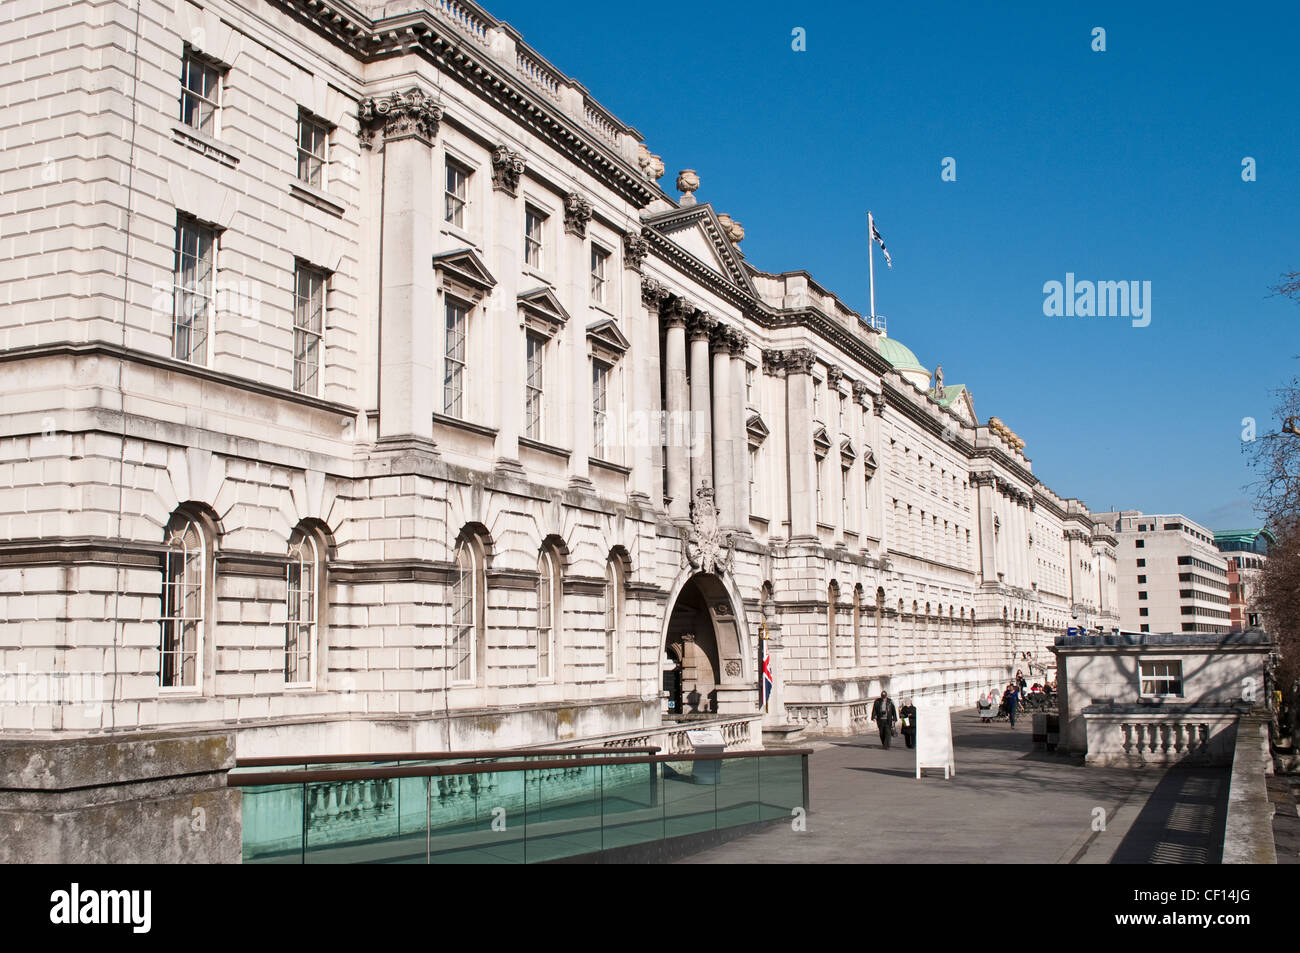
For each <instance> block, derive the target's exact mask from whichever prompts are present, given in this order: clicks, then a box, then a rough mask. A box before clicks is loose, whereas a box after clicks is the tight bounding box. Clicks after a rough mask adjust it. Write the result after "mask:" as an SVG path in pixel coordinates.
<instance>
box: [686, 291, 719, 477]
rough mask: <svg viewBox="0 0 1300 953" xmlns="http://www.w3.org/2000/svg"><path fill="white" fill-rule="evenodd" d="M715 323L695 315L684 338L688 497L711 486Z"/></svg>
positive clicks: (701, 313) (700, 313)
mask: <svg viewBox="0 0 1300 953" xmlns="http://www.w3.org/2000/svg"><path fill="white" fill-rule="evenodd" d="M716 326H717V321H715V320H714V318H713V316H712V315H711V314H709V313H708V312H707V311H696V312H695V314H694V315H693V317H692V319H691V321H690V323H689V326H688V327H687V334H689V336H690V339H691V446H690V457H691V494H692V495H694V493H695V491H696V490H698V489H699V488H700V487H701V486H703V485H704V484H706V483H707V484H709V485H710V486H712V485H713V401H712V400H711V399H710V396H709V390H710V388H709V338H710V337H712V335H713V329H714V328H715V327H716Z"/></svg>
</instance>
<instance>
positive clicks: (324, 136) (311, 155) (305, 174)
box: [298, 113, 330, 189]
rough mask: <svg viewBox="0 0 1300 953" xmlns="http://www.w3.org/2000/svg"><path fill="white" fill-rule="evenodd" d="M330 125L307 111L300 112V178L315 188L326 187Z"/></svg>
mask: <svg viewBox="0 0 1300 953" xmlns="http://www.w3.org/2000/svg"><path fill="white" fill-rule="evenodd" d="M329 134H330V133H329V127H328V126H327V125H325V123H323V122H321V121H320V120H318V119H313V118H312V117H311V116H309V115H307V114H306V113H299V114H298V178H299V179H300V180H301V181H303V182H306V183H307V184H308V185H310V186H311V187H312V188H314V189H323V188H325V160H326V156H325V150H326V147H327V144H328V143H329Z"/></svg>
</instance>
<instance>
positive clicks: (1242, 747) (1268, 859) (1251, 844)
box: [1223, 714, 1277, 864]
mask: <svg viewBox="0 0 1300 953" xmlns="http://www.w3.org/2000/svg"><path fill="white" fill-rule="evenodd" d="M1271 769H1272V762H1271V761H1270V759H1269V752H1268V723H1267V721H1266V719H1265V718H1264V717H1263V716H1261V715H1257V714H1251V715H1243V716H1242V717H1241V719H1240V721H1238V722H1237V738H1236V743H1235V745H1234V746H1233V754H1232V777H1231V779H1230V780H1229V782H1228V819H1227V821H1226V822H1225V824H1224V830H1223V863H1225V864H1276V863H1277V849H1276V846H1275V845H1274V842H1273V803H1272V802H1271V801H1270V800H1269V798H1268V782H1267V781H1266V779H1265V777H1264V776H1265V775H1266V774H1268V773H1270V771H1271Z"/></svg>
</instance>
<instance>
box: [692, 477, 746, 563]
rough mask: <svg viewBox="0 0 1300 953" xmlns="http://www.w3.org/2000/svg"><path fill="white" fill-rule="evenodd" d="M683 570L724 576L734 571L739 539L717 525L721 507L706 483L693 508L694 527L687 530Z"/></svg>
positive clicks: (701, 488)
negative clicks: (732, 569)
mask: <svg viewBox="0 0 1300 953" xmlns="http://www.w3.org/2000/svg"><path fill="white" fill-rule="evenodd" d="M684 535H685V545H684V546H683V547H682V568H683V569H685V568H686V567H687V566H690V567H691V568H692V569H695V570H696V571H697V572H709V573H714V574H715V575H721V574H722V573H724V572H729V571H730V570H731V563H732V560H733V559H734V558H735V555H736V540H735V538H734V536H733V535H732V534H731V533H725V532H723V530H722V527H720V526H719V525H718V508H717V505H716V504H715V503H714V502H713V487H711V486H709V484H708V482H707V481H705V482H703V483H701V484H700V486H699V488H697V489H696V491H695V502H694V503H693V504H692V506H691V527H690V529H689V530H686V531H685V534H684Z"/></svg>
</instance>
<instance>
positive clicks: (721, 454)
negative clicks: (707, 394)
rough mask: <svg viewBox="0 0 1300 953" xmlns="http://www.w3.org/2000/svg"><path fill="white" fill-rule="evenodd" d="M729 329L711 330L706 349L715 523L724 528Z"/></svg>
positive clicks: (731, 498) (732, 492) (729, 518)
mask: <svg viewBox="0 0 1300 953" xmlns="http://www.w3.org/2000/svg"><path fill="white" fill-rule="evenodd" d="M730 334H731V328H730V327H728V326H726V325H722V324H719V325H717V326H716V327H715V328H714V331H713V336H712V337H711V338H710V339H709V350H710V352H711V354H712V356H713V389H712V394H711V396H712V405H713V409H712V413H713V485H714V502H715V503H716V504H717V507H718V522H719V523H721V524H722V525H723V526H724V527H733V526H734V525H735V518H736V491H737V487H736V474H735V472H734V470H733V467H734V466H735V458H734V453H735V449H734V447H733V444H732V441H733V440H734V439H735V438H734V436H733V431H732V425H733V424H734V423H735V419H734V415H733V414H732V412H731V405H732V404H733V403H735V395H734V394H733V393H732V392H731V390H732V380H731V348H730V345H729V343H728V338H729V336H730Z"/></svg>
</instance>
